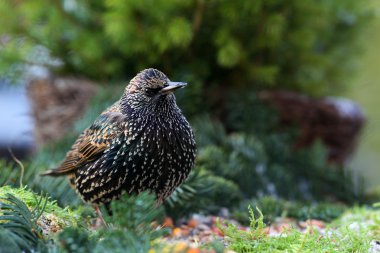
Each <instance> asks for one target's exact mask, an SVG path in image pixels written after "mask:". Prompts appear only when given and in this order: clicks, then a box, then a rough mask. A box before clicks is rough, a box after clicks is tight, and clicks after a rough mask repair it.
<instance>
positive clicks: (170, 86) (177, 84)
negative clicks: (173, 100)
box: [160, 82, 187, 94]
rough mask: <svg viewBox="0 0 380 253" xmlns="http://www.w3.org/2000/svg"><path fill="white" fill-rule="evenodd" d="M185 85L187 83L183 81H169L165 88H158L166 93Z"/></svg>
mask: <svg viewBox="0 0 380 253" xmlns="http://www.w3.org/2000/svg"><path fill="white" fill-rule="evenodd" d="M186 85H187V83H183V82H169V83H168V86H166V87H165V88H162V89H161V90H160V92H161V93H164V94H167V93H170V92H173V91H175V90H177V89H179V88H183V87H185V86H186Z"/></svg>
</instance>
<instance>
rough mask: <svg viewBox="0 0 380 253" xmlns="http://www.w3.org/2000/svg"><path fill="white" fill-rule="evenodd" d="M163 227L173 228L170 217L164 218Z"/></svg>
mask: <svg viewBox="0 0 380 253" xmlns="http://www.w3.org/2000/svg"><path fill="white" fill-rule="evenodd" d="M162 226H163V227H167V228H174V223H173V219H172V218H170V217H165V219H164V222H163V223H162Z"/></svg>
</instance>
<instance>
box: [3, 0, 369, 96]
mask: <svg viewBox="0 0 380 253" xmlns="http://www.w3.org/2000/svg"><path fill="white" fill-rule="evenodd" d="M366 6H367V5H366V4H363V3H361V2H358V1H356V0H345V1H343V0H339V1H333V2H332V1H318V0H313V1H311V2H310V1H309V2H307V3H306V2H304V1H302V0H291V1H289V0H281V1H265V0H256V1H244V0H239V1H233V2H231V1H226V0H214V1H203V0H182V1H179V0H169V1H168V0H160V1H150V0H142V1H122V0H114V1H105V0H96V1H90V2H85V1H75V2H67V1H56V0H55V1H47V0H33V1H31V0H29V1H21V2H20V1H19V2H15V1H11V0H4V1H2V2H1V4H0V16H1V17H3V20H4V23H3V25H2V26H1V28H0V34H6V37H5V39H4V45H5V46H4V47H2V48H1V54H0V57H1V58H0V63H1V65H0V69H1V70H2V71H4V69H9V66H10V67H11V68H13V69H17V68H18V67H17V65H15V64H17V63H20V61H23V62H25V63H28V64H29V63H37V64H42V65H53V66H55V69H56V70H57V71H61V72H62V71H64V72H67V73H70V74H72V73H76V74H80V75H86V76H89V77H92V78H96V79H99V78H107V77H112V78H115V77H124V76H128V77H130V76H132V75H134V74H135V73H136V72H137V71H139V70H141V69H142V68H146V67H147V66H155V67H158V68H160V69H162V70H164V71H165V72H168V73H171V75H173V74H174V75H175V76H174V77H178V76H186V75H189V74H190V73H191V74H192V75H194V77H196V79H197V80H198V83H202V84H203V85H204V86H203V88H206V84H210V83H211V84H215V85H218V86H220V85H223V86H225V87H241V86H246V87H247V86H254V87H263V86H266V87H281V88H290V89H297V90H302V91H305V92H307V93H310V94H326V93H327V92H330V91H334V90H336V89H337V88H339V87H340V86H341V85H342V84H344V83H345V81H346V80H347V76H348V75H349V74H350V73H351V70H352V67H353V61H352V56H353V55H354V54H355V53H356V52H357V51H358V42H359V41H360V38H361V36H360V35H361V33H362V31H363V29H362V28H363V27H365V25H366V20H367V19H368V17H369V11H368V9H367V8H366ZM12 63H13V64H12ZM15 66H16V67H15ZM196 89H198V88H196Z"/></svg>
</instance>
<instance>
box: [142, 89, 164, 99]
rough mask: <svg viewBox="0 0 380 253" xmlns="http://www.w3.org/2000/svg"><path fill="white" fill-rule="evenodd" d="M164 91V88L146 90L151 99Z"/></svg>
mask: <svg viewBox="0 0 380 253" xmlns="http://www.w3.org/2000/svg"><path fill="white" fill-rule="evenodd" d="M161 89H162V87H157V88H147V89H146V92H145V93H146V94H147V95H148V96H149V97H153V96H155V95H157V93H158V92H159V91H160V90H161Z"/></svg>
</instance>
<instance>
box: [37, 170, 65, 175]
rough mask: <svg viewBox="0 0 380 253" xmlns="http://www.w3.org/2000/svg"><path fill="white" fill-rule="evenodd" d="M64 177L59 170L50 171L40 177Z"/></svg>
mask: <svg viewBox="0 0 380 253" xmlns="http://www.w3.org/2000/svg"><path fill="white" fill-rule="evenodd" d="M62 175H63V174H62V172H61V171H59V170H57V169H50V170H47V171H44V172H42V173H40V176H43V177H44V176H51V177H58V176H62Z"/></svg>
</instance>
